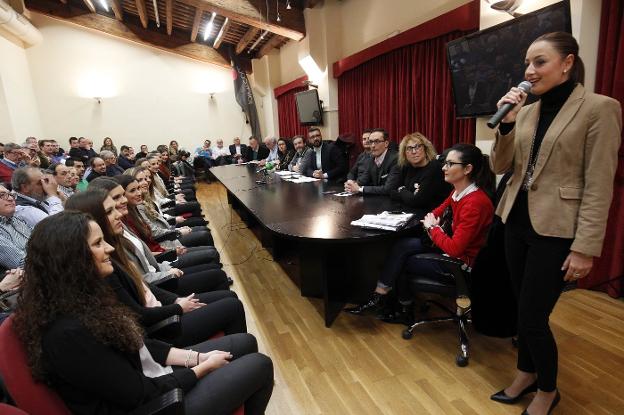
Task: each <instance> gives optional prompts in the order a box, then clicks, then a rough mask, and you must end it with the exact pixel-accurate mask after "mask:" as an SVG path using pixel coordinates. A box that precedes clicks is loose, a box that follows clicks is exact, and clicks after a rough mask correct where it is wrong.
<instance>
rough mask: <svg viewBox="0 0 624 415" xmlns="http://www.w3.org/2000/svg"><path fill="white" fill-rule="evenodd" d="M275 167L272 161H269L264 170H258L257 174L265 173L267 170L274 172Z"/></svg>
mask: <svg viewBox="0 0 624 415" xmlns="http://www.w3.org/2000/svg"><path fill="white" fill-rule="evenodd" d="M274 167H275V164H274V163H273V162H271V161H268V162H267V163H266V164H265V165H264V167H263V168H261V169H259V170H256V173H261V172H263V171H267V170H273V168H274Z"/></svg>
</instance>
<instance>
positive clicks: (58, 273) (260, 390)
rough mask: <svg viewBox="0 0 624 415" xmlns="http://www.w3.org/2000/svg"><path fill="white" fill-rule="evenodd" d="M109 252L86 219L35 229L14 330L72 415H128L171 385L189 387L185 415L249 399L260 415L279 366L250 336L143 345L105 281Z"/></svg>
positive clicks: (227, 408) (69, 218)
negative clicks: (187, 345)
mask: <svg viewBox="0 0 624 415" xmlns="http://www.w3.org/2000/svg"><path fill="white" fill-rule="evenodd" d="M58 229H64V230H66V232H58ZM61 246H62V247H64V249H62V250H59V249H58V248H59V247H61ZM112 252H113V248H112V247H111V246H110V245H109V244H108V243H106V242H105V241H104V240H103V234H102V230H101V229H100V227H99V226H98V225H97V223H95V222H94V221H93V220H91V219H90V218H89V217H88V216H87V215H85V214H83V213H78V212H65V213H62V214H59V215H56V216H54V217H51V218H48V219H47V220H45V221H44V222H43V223H42V224H41V226H38V227H37V229H35V231H34V232H33V238H32V242H31V243H29V245H28V254H27V256H28V261H27V262H26V273H25V277H24V280H23V282H22V293H21V297H20V305H19V308H18V311H17V312H16V315H15V317H16V318H15V329H16V332H17V334H18V336H19V338H20V340H21V342H22V344H24V346H25V349H26V350H25V352H26V353H25V354H26V356H27V358H28V360H29V366H30V369H31V372H32V375H33V377H34V379H35V380H36V381H40V382H45V383H47V384H48V385H51V386H52V387H53V388H54V389H55V390H56V392H57V393H58V394H59V396H60V397H61V399H62V400H63V401H64V402H65V404H66V405H67V406H68V408H69V410H70V411H71V412H73V413H96V412H103V413H128V412H131V411H132V410H133V409H135V408H136V407H137V406H139V405H140V404H142V403H144V402H147V401H149V400H152V399H154V398H157V397H158V396H159V395H160V394H162V393H163V392H165V391H168V390H171V389H173V388H182V389H183V390H184V392H185V394H184V404H185V413H186V414H188V415H194V414H205V413H224V414H225V413H232V412H233V411H234V410H235V409H236V408H237V407H239V406H240V405H241V404H243V403H244V405H245V410H246V411H247V412H248V413H253V414H260V413H263V412H264V409H265V408H266V405H267V403H268V400H269V398H270V395H271V390H272V388H273V370H272V364H271V361H270V359H269V358H267V357H265V356H263V355H259V354H257V353H255V352H256V351H257V346H256V342H255V339H254V338H253V336H251V335H249V334H236V335H230V336H226V337H224V338H223V339H219V340H211V341H207V342H204V343H200V344H198V345H195V346H193V349H195V350H182V349H176V348H173V347H171V346H169V345H168V344H166V343H162V342H158V341H156V340H151V339H144V338H143V330H142V329H141V328H140V326H139V323H138V322H137V321H136V317H135V316H134V315H133V314H130V313H128V309H127V308H126V307H125V306H122V305H121V303H119V301H118V300H117V298H116V297H115V294H114V292H113V291H112V290H111V289H110V286H109V285H108V283H107V282H106V278H107V277H108V276H110V275H111V274H112V273H113V272H114V268H113V264H112V262H111V260H110V258H111V253H112ZM95 304H97V306H96V307H94V305H95ZM218 349H223V350H225V351H217V350H218ZM171 365H174V366H177V368H176V370H173V369H172V367H171ZM182 366H186V368H184V367H182ZM189 366H190V367H189ZM94 373H97V376H94Z"/></svg>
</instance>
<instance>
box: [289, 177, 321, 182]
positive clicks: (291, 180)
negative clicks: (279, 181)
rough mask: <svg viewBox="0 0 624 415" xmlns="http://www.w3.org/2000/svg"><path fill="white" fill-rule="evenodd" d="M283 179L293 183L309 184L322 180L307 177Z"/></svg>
mask: <svg viewBox="0 0 624 415" xmlns="http://www.w3.org/2000/svg"><path fill="white" fill-rule="evenodd" d="M283 179H284V180H285V181H287V182H293V183H308V182H317V181H319V180H320V179H315V178H314V177H306V176H300V177H290V178H286V177H283Z"/></svg>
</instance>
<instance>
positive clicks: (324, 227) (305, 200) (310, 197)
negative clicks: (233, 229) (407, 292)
mask: <svg viewBox="0 0 624 415" xmlns="http://www.w3.org/2000/svg"><path fill="white" fill-rule="evenodd" d="M256 170H257V166H256V165H252V164H248V165H227V166H219V167H213V168H211V169H210V171H211V173H212V174H214V176H215V177H216V178H217V180H219V181H220V182H221V183H222V184H223V185H224V186H225V187H226V188H227V190H228V191H229V192H230V194H231V195H233V196H234V197H235V198H236V199H238V201H239V202H241V203H242V204H243V205H244V206H245V207H246V208H247V210H249V212H251V214H252V215H253V216H255V218H256V219H257V220H258V221H259V222H260V223H261V224H262V225H263V226H264V227H266V228H267V229H268V230H270V231H272V232H275V233H276V234H278V235H280V236H282V237H286V238H296V239H311V240H319V241H321V240H325V241H327V242H330V241H331V242H334V243H338V242H351V243H353V242H359V241H361V242H363V241H370V240H371V239H382V238H386V237H396V232H390V231H383V230H370V229H362V228H358V227H356V226H352V225H351V221H354V220H357V219H359V218H361V217H362V215H365V214H377V213H381V212H383V211H398V210H400V211H403V212H409V211H410V210H409V209H406V208H405V207H404V206H402V205H401V204H400V203H399V202H395V201H392V200H391V199H390V198H389V197H387V196H375V195H370V196H362V195H361V194H360V195H355V196H349V197H338V196H334V195H333V194H332V193H330V192H341V191H343V184H342V183H332V182H328V181H326V180H321V181H316V182H310V183H291V182H287V181H284V180H282V179H281V178H280V177H279V176H277V175H275V174H270V176H271V180H270V181H269V182H268V183H266V184H258V183H257V182H256V181H257V180H258V179H262V173H259V174H257V173H256ZM414 226H419V222H418V220H412V221H411V222H410V223H409V226H408V229H406V230H403V231H402V232H401V233H403V232H409V228H411V227H414Z"/></svg>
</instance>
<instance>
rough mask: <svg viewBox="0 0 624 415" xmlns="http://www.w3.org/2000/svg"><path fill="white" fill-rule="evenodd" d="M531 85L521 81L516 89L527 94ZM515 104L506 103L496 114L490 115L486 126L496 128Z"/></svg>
mask: <svg viewBox="0 0 624 415" xmlns="http://www.w3.org/2000/svg"><path fill="white" fill-rule="evenodd" d="M531 86H532V85H531V83H530V82H529V81H522V82H520V84H518V88H520V89H521V90H523V91H524V92H526V93H527V94H528V93H529V91H530V90H531ZM515 106H516V104H510V103H506V104H504V105H503V106H502V107H500V108H499V109H498V111H496V114H494V115H492V118H490V120H489V121H488V122H487V126H488V127H490V128H496V126H497V125H498V124H499V123H500V122H501V120H502V119H503V118H505V116H506V115H507V114H508V113H509V111H511V110H512V108H513V107H515Z"/></svg>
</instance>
